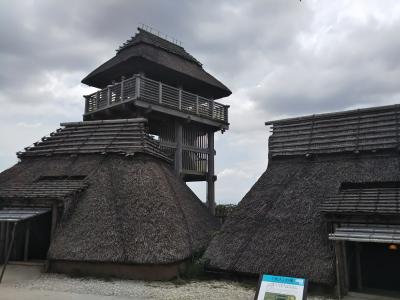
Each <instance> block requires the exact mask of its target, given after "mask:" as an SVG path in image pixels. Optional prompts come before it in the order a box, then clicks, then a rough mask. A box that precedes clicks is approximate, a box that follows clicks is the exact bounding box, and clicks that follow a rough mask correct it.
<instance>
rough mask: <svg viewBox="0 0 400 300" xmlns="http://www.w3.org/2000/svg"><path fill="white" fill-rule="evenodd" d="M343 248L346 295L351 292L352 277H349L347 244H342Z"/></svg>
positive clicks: (344, 288) (344, 289) (344, 290)
mask: <svg viewBox="0 0 400 300" xmlns="http://www.w3.org/2000/svg"><path fill="white" fill-rule="evenodd" d="M341 246H342V254H343V278H344V280H343V282H344V287H343V292H344V294H345V295H346V294H347V293H348V292H349V287H350V277H349V266H348V259H347V249H346V242H345V241H343V242H341Z"/></svg>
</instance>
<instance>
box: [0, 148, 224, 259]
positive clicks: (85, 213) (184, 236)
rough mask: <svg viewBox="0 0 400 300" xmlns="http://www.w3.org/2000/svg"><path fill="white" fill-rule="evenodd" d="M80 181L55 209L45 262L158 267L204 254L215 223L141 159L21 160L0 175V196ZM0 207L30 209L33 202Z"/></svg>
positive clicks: (154, 164) (153, 161)
mask: <svg viewBox="0 0 400 300" xmlns="http://www.w3.org/2000/svg"><path fill="white" fill-rule="evenodd" d="M61 176H68V177H80V178H84V179H82V180H83V181H84V182H85V184H87V185H88V187H87V188H86V190H84V191H83V192H81V193H79V194H78V195H77V196H76V197H69V198H65V199H63V200H62V202H60V203H62V204H63V208H62V214H61V217H60V221H59V224H58V225H57V229H56V234H55V237H54V239H53V240H52V241H51V245H50V249H49V253H48V257H49V258H50V259H54V260H72V261H93V262H118V263H134V264H166V263H172V262H176V261H180V260H183V259H185V258H188V257H190V256H191V255H193V254H195V253H196V252H198V251H200V250H201V249H204V248H205V247H206V246H207V244H208V242H209V240H210V238H211V234H212V233H213V231H214V230H217V228H218V224H217V222H216V220H215V219H214V217H212V216H211V215H210V214H209V212H208V209H207V207H206V206H205V205H204V204H203V203H202V202H201V201H200V200H199V199H198V198H197V197H196V196H195V195H194V194H193V192H192V191H191V190H190V189H189V188H188V187H187V186H186V184H185V183H184V182H183V181H182V180H181V179H180V178H178V177H176V176H175V174H174V172H173V170H172V168H171V166H170V165H169V164H167V163H166V162H164V161H162V160H160V159H158V158H155V157H152V156H150V155H147V154H137V155H135V156H123V155H118V154H113V153H111V154H105V155H101V154H79V155H73V156H71V155H52V156H35V157H25V158H24V159H23V160H22V161H21V162H20V163H18V164H16V165H15V166H14V167H12V168H10V169H8V170H6V171H4V172H2V173H0V190H4V189H7V188H11V187H13V186H15V185H25V186H26V185H29V184H34V182H35V181H36V180H37V179H38V178H40V177H46V178H51V177H53V178H57V177H61ZM34 197H35V195H32V198H30V199H26V200H25V202H21V200H20V199H19V201H16V200H15V201H14V202H11V203H10V200H8V201H7V202H5V201H3V199H0V206H1V205H2V204H3V203H7V205H8V206H10V205H13V204H15V205H14V206H24V203H26V204H29V205H30V206H32V204H33V203H35V202H37V203H38V205H39V203H42V202H40V199H37V198H34Z"/></svg>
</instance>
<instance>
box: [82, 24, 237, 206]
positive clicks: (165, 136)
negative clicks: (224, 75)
mask: <svg viewBox="0 0 400 300" xmlns="http://www.w3.org/2000/svg"><path fill="white" fill-rule="evenodd" d="M82 82H83V83H85V84H88V85H91V86H94V87H97V88H100V89H101V90H99V91H98V92H96V93H93V94H91V95H87V96H85V98H86V106H85V114H84V119H85V120H99V119H120V118H132V117H146V118H147V119H148V121H149V130H150V134H153V135H156V136H157V137H158V138H159V141H160V145H161V147H162V149H163V150H164V151H165V152H166V153H167V154H168V155H169V156H170V157H171V158H172V159H173V160H174V165H175V172H176V173H177V174H178V175H179V176H181V177H182V178H183V179H184V180H185V181H207V203H208V206H209V208H210V210H211V212H213V213H214V207H215V191H214V190H215V188H214V182H215V180H216V176H215V172H214V155H215V150H214V132H216V131H219V130H221V131H222V132H224V131H225V130H227V129H228V128H229V123H228V107H229V106H227V105H223V104H220V103H218V102H216V101H215V100H214V99H218V98H221V97H226V96H229V95H230V94H231V91H230V90H229V89H228V88H227V87H226V86H225V85H223V84H222V83H221V82H220V81H218V80H217V79H215V78H214V77H213V76H211V75H210V74H209V73H207V72H206V71H205V70H204V69H203V66H202V64H201V63H200V62H199V61H198V60H196V59H195V58H194V57H193V56H192V55H190V54H189V53H188V52H186V50H185V49H184V48H183V47H182V46H181V45H178V44H176V43H174V42H171V41H169V40H167V39H165V38H163V37H161V36H159V35H156V34H153V33H151V32H149V31H147V30H144V29H142V28H138V33H137V34H136V35H135V36H133V37H132V38H131V39H129V40H128V41H127V42H126V43H125V44H123V45H122V46H121V47H120V48H119V49H118V50H117V53H116V55H115V56H114V57H113V58H111V59H110V60H108V61H107V62H105V63H104V64H103V65H101V66H100V67H98V68H96V69H95V70H94V71H93V72H91V73H90V74H89V75H88V76H86V77H85V78H84V79H83V80H82Z"/></svg>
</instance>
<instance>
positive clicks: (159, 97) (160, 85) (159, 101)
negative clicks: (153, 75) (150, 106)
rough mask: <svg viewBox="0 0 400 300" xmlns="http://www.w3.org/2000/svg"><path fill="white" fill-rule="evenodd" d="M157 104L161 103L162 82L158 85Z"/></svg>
mask: <svg viewBox="0 0 400 300" xmlns="http://www.w3.org/2000/svg"><path fill="white" fill-rule="evenodd" d="M158 103H160V104H161V103H162V82H161V81H160V82H159V83H158Z"/></svg>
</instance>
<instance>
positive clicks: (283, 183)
mask: <svg viewBox="0 0 400 300" xmlns="http://www.w3.org/2000/svg"><path fill="white" fill-rule="evenodd" d="M398 120H400V113H399V110H398V106H386V107H377V108H371V109H365V110H357V111H352V112H348V113H347V112H344V113H335V114H328V115H316V116H310V117H304V118H294V119H289V120H283V121H282V120H281V121H272V122H268V124H271V125H273V133H272V135H271V137H270V141H269V150H270V154H269V158H270V159H269V163H268V168H267V170H266V171H265V173H264V174H263V175H262V176H261V177H260V178H259V180H258V181H257V182H256V183H255V185H254V186H253V187H252V188H251V189H250V191H249V192H248V193H247V194H246V195H245V197H244V198H243V199H242V201H241V202H240V203H239V205H238V207H237V209H236V210H235V211H234V212H233V214H232V215H230V216H229V217H228V219H227V220H226V222H225V223H224V225H223V227H222V229H221V231H220V232H219V233H218V235H217V236H216V237H215V238H214V239H213V240H212V242H211V243H210V246H209V247H208V249H207V251H206V253H205V258H206V259H207V260H208V267H209V268H210V269H216V270H222V271H228V272H239V273H244V274H259V273H272V274H281V275H288V276H296V277H303V278H308V279H310V281H311V282H313V283H319V284H324V285H330V286H333V285H334V284H335V281H336V279H335V261H334V249H333V245H332V244H331V243H330V242H329V240H328V228H327V223H326V220H325V219H324V216H323V214H322V213H321V210H320V209H321V204H322V203H326V202H325V201H329V200H328V199H332V198H330V197H335V196H336V195H337V194H338V193H341V192H340V191H341V188H342V187H343V184H344V183H357V184H362V183H364V184H366V185H368V184H370V183H373V182H399V181H400V156H399V153H398V145H399V143H398V136H400V127H399V126H398V124H399V122H398ZM344 201H346V199H344ZM393 201H396V202H397V205H398V204H399V203H398V199H397V198H396V199H393ZM378 202H379V201H378ZM322 207H323V209H327V208H328V206H327V205H326V204H325V205H324V206H322ZM346 207H348V206H346ZM342 208H343V209H344V208H345V205H343V206H342ZM376 213H380V212H379V211H377V212H376ZM396 213H397V212H396Z"/></svg>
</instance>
